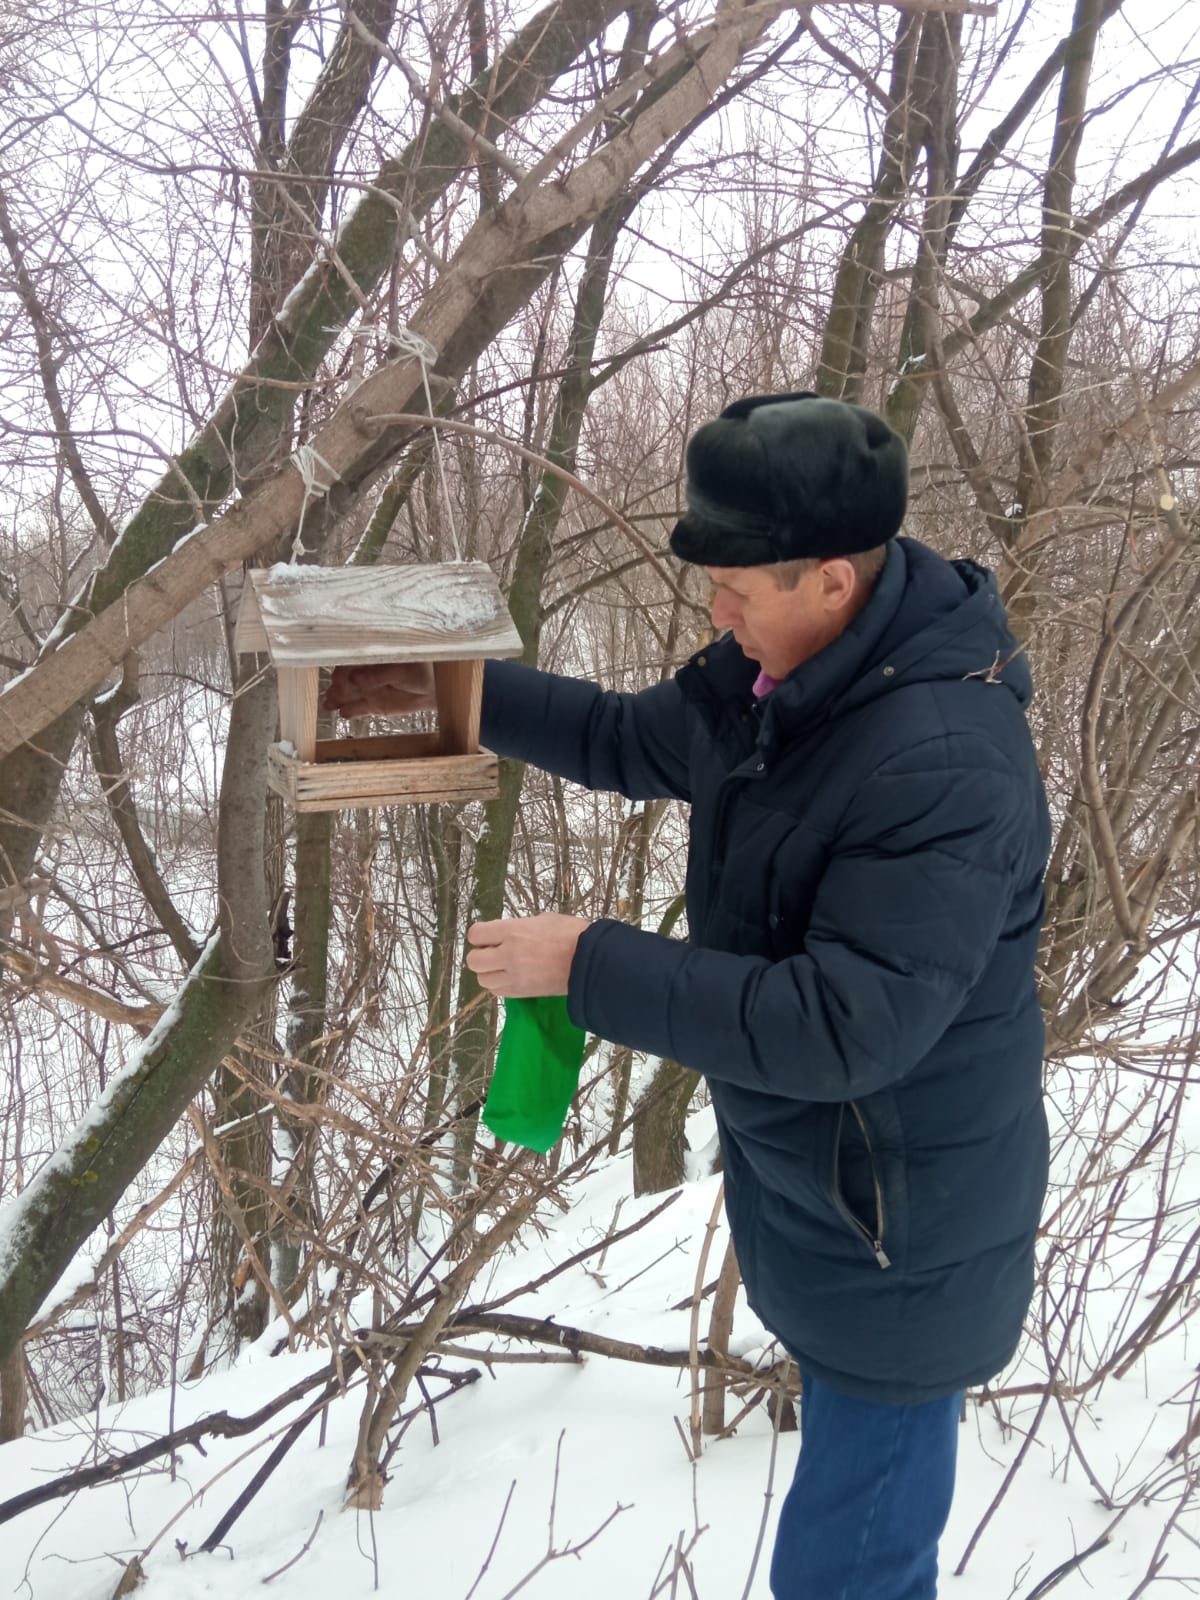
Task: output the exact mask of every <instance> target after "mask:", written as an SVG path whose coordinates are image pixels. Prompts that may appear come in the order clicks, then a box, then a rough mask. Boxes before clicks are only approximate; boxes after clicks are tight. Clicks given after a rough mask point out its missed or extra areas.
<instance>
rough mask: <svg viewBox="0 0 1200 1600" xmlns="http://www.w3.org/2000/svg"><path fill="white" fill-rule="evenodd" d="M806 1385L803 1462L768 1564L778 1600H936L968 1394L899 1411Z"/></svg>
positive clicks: (807, 1381)
mask: <svg viewBox="0 0 1200 1600" xmlns="http://www.w3.org/2000/svg"><path fill="white" fill-rule="evenodd" d="M801 1381H802V1383H803V1389H802V1391H801V1396H800V1430H801V1432H800V1459H799V1461H798V1462H797V1463H796V1476H795V1478H794V1479H793V1480H792V1487H791V1488H790V1489H789V1490H788V1494H787V1498H786V1499H785V1500H784V1502H783V1509H782V1510H781V1511H780V1513H779V1531H778V1533H777V1534H776V1537H775V1554H774V1556H773V1557H772V1560H771V1593H772V1594H773V1595H774V1596H775V1600H934V1596H935V1595H936V1593H937V1546H938V1540H939V1539H940V1538H941V1536H942V1529H943V1528H944V1527H945V1526H946V1518H947V1517H948V1516H949V1514H950V1501H951V1499H952V1498H953V1495H954V1461H955V1453H956V1450H957V1446H958V1418H959V1413H960V1411H961V1408H962V1398H963V1397H962V1395H961V1394H954V1395H950V1396H949V1397H948V1398H947V1399H945V1400H931V1401H928V1402H927V1403H925V1404H924V1405H916V1406H895V1405H884V1404H881V1403H879V1402H878V1401H874V1400H853V1399H851V1398H849V1397H848V1396H847V1395H843V1394H838V1393H836V1391H834V1390H833V1389H831V1388H830V1387H829V1386H828V1384H824V1383H822V1382H821V1381H820V1380H819V1379H817V1378H813V1377H810V1376H809V1375H808V1374H802V1375H801Z"/></svg>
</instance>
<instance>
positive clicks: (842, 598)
mask: <svg viewBox="0 0 1200 1600" xmlns="http://www.w3.org/2000/svg"><path fill="white" fill-rule="evenodd" d="M856 581H857V580H856V575H855V571H854V565H853V563H852V562H850V561H846V560H844V559H842V557H840V556H837V557H835V558H834V559H833V560H832V561H822V563H821V599H822V602H823V604H824V608H825V610H826V611H841V610H842V609H843V607H845V606H847V605H849V603H850V601H851V600H852V599H853V597H854V589H855V584H856Z"/></svg>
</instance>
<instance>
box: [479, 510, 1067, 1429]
mask: <svg viewBox="0 0 1200 1600" xmlns="http://www.w3.org/2000/svg"><path fill="white" fill-rule="evenodd" d="M757 670H758V669H757V667H756V666H755V664H754V663H753V662H751V661H748V660H747V659H746V657H745V656H743V654H742V652H741V649H740V647H739V646H738V645H737V643H736V642H735V641H734V639H733V638H732V636H726V637H725V638H723V639H721V640H720V641H719V642H718V643H716V644H714V645H713V646H712V647H711V648H709V649H707V650H705V651H703V652H701V653H700V654H698V655H697V656H695V657H694V658H693V660H692V661H691V662H690V663H689V664H688V665H687V666H686V667H684V668H683V670H682V671H681V672H680V673H679V674H678V675H677V676H676V677H675V678H674V679H673V680H672V681H670V682H667V683H664V684H662V685H660V686H657V687H655V688H652V689H647V690H645V691H643V692H642V693H640V694H611V693H605V692H603V691H601V690H600V689H598V688H596V687H595V686H594V685H592V684H589V683H583V682H578V681H576V680H574V679H569V678H560V677H555V676H552V675H549V674H544V673H537V672H533V671H531V670H530V669H528V668H524V667H519V666H515V665H512V664H509V663H501V662H496V663H489V664H488V667H487V671H486V674H485V683H484V698H483V730H482V732H483V740H484V742H485V743H486V744H487V745H489V746H490V747H491V748H492V749H495V750H498V751H500V752H501V753H503V754H507V755H514V756H519V757H521V758H522V759H523V760H526V761H530V762H534V763H536V765H538V766H540V767H544V768H546V769H547V770H549V771H551V772H555V773H558V774H560V775H561V776H563V777H565V778H570V779H573V780H575V781H576V782H578V783H582V784H586V785H587V786H588V787H590V788H593V789H615V790H617V791H619V792H620V793H622V794H625V795H627V796H629V797H630V798H631V799H638V800H641V799H649V798H650V797H652V796H657V795H671V796H674V797H676V798H677V799H680V800H685V801H688V802H690V805H691V814H690V827H691V843H690V850H689V855H688V869H687V912H688V929H689V937H688V940H687V942H686V943H685V942H683V941H681V940H675V939H666V938H662V937H660V936H659V935H657V934H654V933H648V932H643V931H642V930H640V929H638V928H633V927H629V926H626V925H625V924H622V923H620V922H614V921H608V920H605V921H600V922H597V923H595V924H593V925H592V927H591V928H589V929H588V930H587V932H586V933H585V934H584V935H583V937H582V939H581V940H580V943H579V948H578V953H577V955H576V957H575V961H574V964H573V966H572V969H571V980H570V994H569V997H568V1003H569V1008H570V1011H571V1014H572V1016H573V1017H574V1019H575V1021H576V1022H577V1023H578V1024H580V1026H582V1027H584V1028H586V1029H588V1030H590V1031H591V1032H593V1033H596V1034H598V1035H600V1036H601V1037H602V1038H605V1039H611V1040H614V1041H616V1042H617V1043H620V1044H626V1045H631V1046H632V1047H634V1048H635V1049H638V1050H644V1051H648V1052H650V1053H651V1054H654V1055H662V1056H672V1057H674V1058H676V1059H677V1060H679V1061H681V1062H684V1063H685V1064H686V1065H687V1066H689V1067H694V1068H696V1069H697V1070H699V1071H700V1072H702V1073H704V1075H705V1077H706V1078H707V1079H708V1081H709V1085H710V1087H711V1090H712V1098H713V1104H714V1106H715V1108H716V1114H717V1122H718V1125H719V1129H720V1135H721V1145H722V1149H723V1151H724V1158H725V1182H726V1203H727V1207H728V1211H729V1217H730V1222H731V1226H732V1229H733V1237H734V1241H735V1243H736V1246H737V1252H738V1260H739V1262H740V1265H741V1269H742V1276H743V1279H744V1282H745V1285H746V1292H747V1295H748V1296H749V1300H750V1303H751V1305H752V1306H753V1307H754V1309H755V1310H756V1311H757V1312H758V1314H759V1316H760V1317H761V1318H762V1320H763V1322H764V1323H765V1324H766V1326H767V1327H768V1328H770V1329H771V1330H772V1331H773V1332H774V1333H775V1334H777V1335H778V1337H779V1338H780V1339H781V1340H782V1341H783V1343H784V1344H785V1345H786V1346H787V1348H788V1349H789V1350H790V1351H791V1352H792V1354H793V1355H794V1356H795V1357H796V1359H797V1360H798V1362H799V1363H800V1365H801V1367H802V1368H803V1369H806V1370H808V1371H811V1372H813V1373H815V1374H816V1375H817V1376H819V1377H821V1378H823V1379H825V1380H826V1381H827V1382H828V1383H830V1384H831V1385H833V1386H834V1387H836V1388H838V1389H840V1390H842V1391H843V1392H845V1393H848V1394H854V1395H862V1396H865V1397H868V1398H874V1399H881V1400H890V1401H896V1402H912V1401H919V1400H924V1399H931V1398H933V1397H935V1396H937V1395H944V1394H949V1393H952V1392H953V1391H954V1390H956V1389H960V1388H962V1387H964V1386H966V1385H968V1384H972V1383H979V1382H982V1381H983V1380H985V1379H987V1378H990V1377H991V1376H992V1375H993V1374H994V1373H996V1372H997V1371H998V1370H999V1369H1000V1368H1001V1367H1002V1366H1003V1365H1004V1364H1005V1362H1007V1361H1008V1359H1009V1358H1010V1356H1011V1355H1012V1353H1013V1350H1014V1348H1015V1346H1016V1343H1017V1340H1018V1337H1019V1334H1020V1330H1021V1323H1022V1319H1023V1317H1024V1314H1025V1311H1026V1308H1027V1306H1028V1303H1029V1298H1030V1294H1031V1290H1032V1285H1033V1242H1034V1232H1035V1229H1036V1226H1037V1222H1038V1215H1039V1210H1040V1206H1041V1202H1042V1197H1043V1192H1044V1188H1045V1181H1046V1158H1047V1133H1046V1121H1045V1115H1044V1111H1043V1106H1042V1090H1041V1072H1042V1043H1043V1039H1042V1019H1041V1015H1040V1013H1039V1009H1038V1002H1037V996H1036V993H1035V989H1034V958H1035V952H1036V949H1037V941H1038V932H1039V927H1040V923H1041V917H1042V874H1043V871H1044V869H1045V864H1046V858H1047V854H1048V850H1049V842H1050V828H1049V821H1048V815H1047V808H1046V800H1045V795H1044V791H1043V787H1042V782H1041V777H1040V775H1039V772H1038V768H1037V763H1036V761H1035V758H1034V750H1033V744H1032V740H1031V737H1030V733H1029V729H1028V726H1027V724H1026V720H1025V709H1024V708H1025V706H1026V704H1027V703H1028V701H1029V698H1030V689H1031V685H1030V676H1029V670H1028V667H1027V665H1026V662H1025V658H1024V656H1023V655H1022V654H1021V653H1020V652H1019V651H1018V648H1017V646H1016V643H1015V641H1014V639H1013V637H1012V635H1011V633H1010V632H1009V631H1008V627H1007V623H1006V619H1005V615H1004V609H1003V606H1002V604H1001V601H1000V597H999V595H998V593H997V590H996V584H995V580H994V579H993V578H992V576H991V575H990V574H989V573H987V572H985V571H984V570H983V569H982V568H981V567H978V566H976V565H975V564H974V563H973V562H969V561H961V562H954V563H951V562H947V561H944V560H942V558H941V557H940V556H938V555H936V554H935V553H934V552H933V551H931V550H929V549H928V548H927V547H925V546H924V545H921V544H918V543H916V542H915V541H913V540H909V539H900V540H896V541H893V544H892V546H891V548H890V551H889V556H888V560H887V564H886V566H885V568H884V570H883V573H882V575H881V577H880V580H879V583H878V586H877V588H876V590H875V593H874V594H873V595H872V597H871V599H870V601H869V602H868V604H867V605H866V606H865V607H864V609H863V610H862V612H861V613H860V614H859V616H858V617H857V618H856V619H855V621H854V622H853V623H852V624H851V626H850V627H849V629H848V630H847V631H846V632H845V633H844V634H843V635H842V636H841V637H840V638H838V639H837V640H835V641H834V643H833V644H831V645H829V646H828V647H827V648H826V649H825V650H823V651H822V652H821V653H820V654H819V655H817V656H814V657H813V658H812V659H811V660H809V661H807V662H805V663H803V665H801V666H800V667H798V668H797V669H796V671H794V672H793V673H792V674H791V675H790V677H788V678H786V679H785V680H784V681H783V683H781V684H780V685H779V686H778V688H776V689H775V690H773V692H771V693H770V694H769V695H767V696H766V697H765V699H764V700H762V701H760V702H757V703H756V702H755V701H754V699H753V696H752V694H751V685H752V684H753V682H754V679H755V676H756V674H757Z"/></svg>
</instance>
